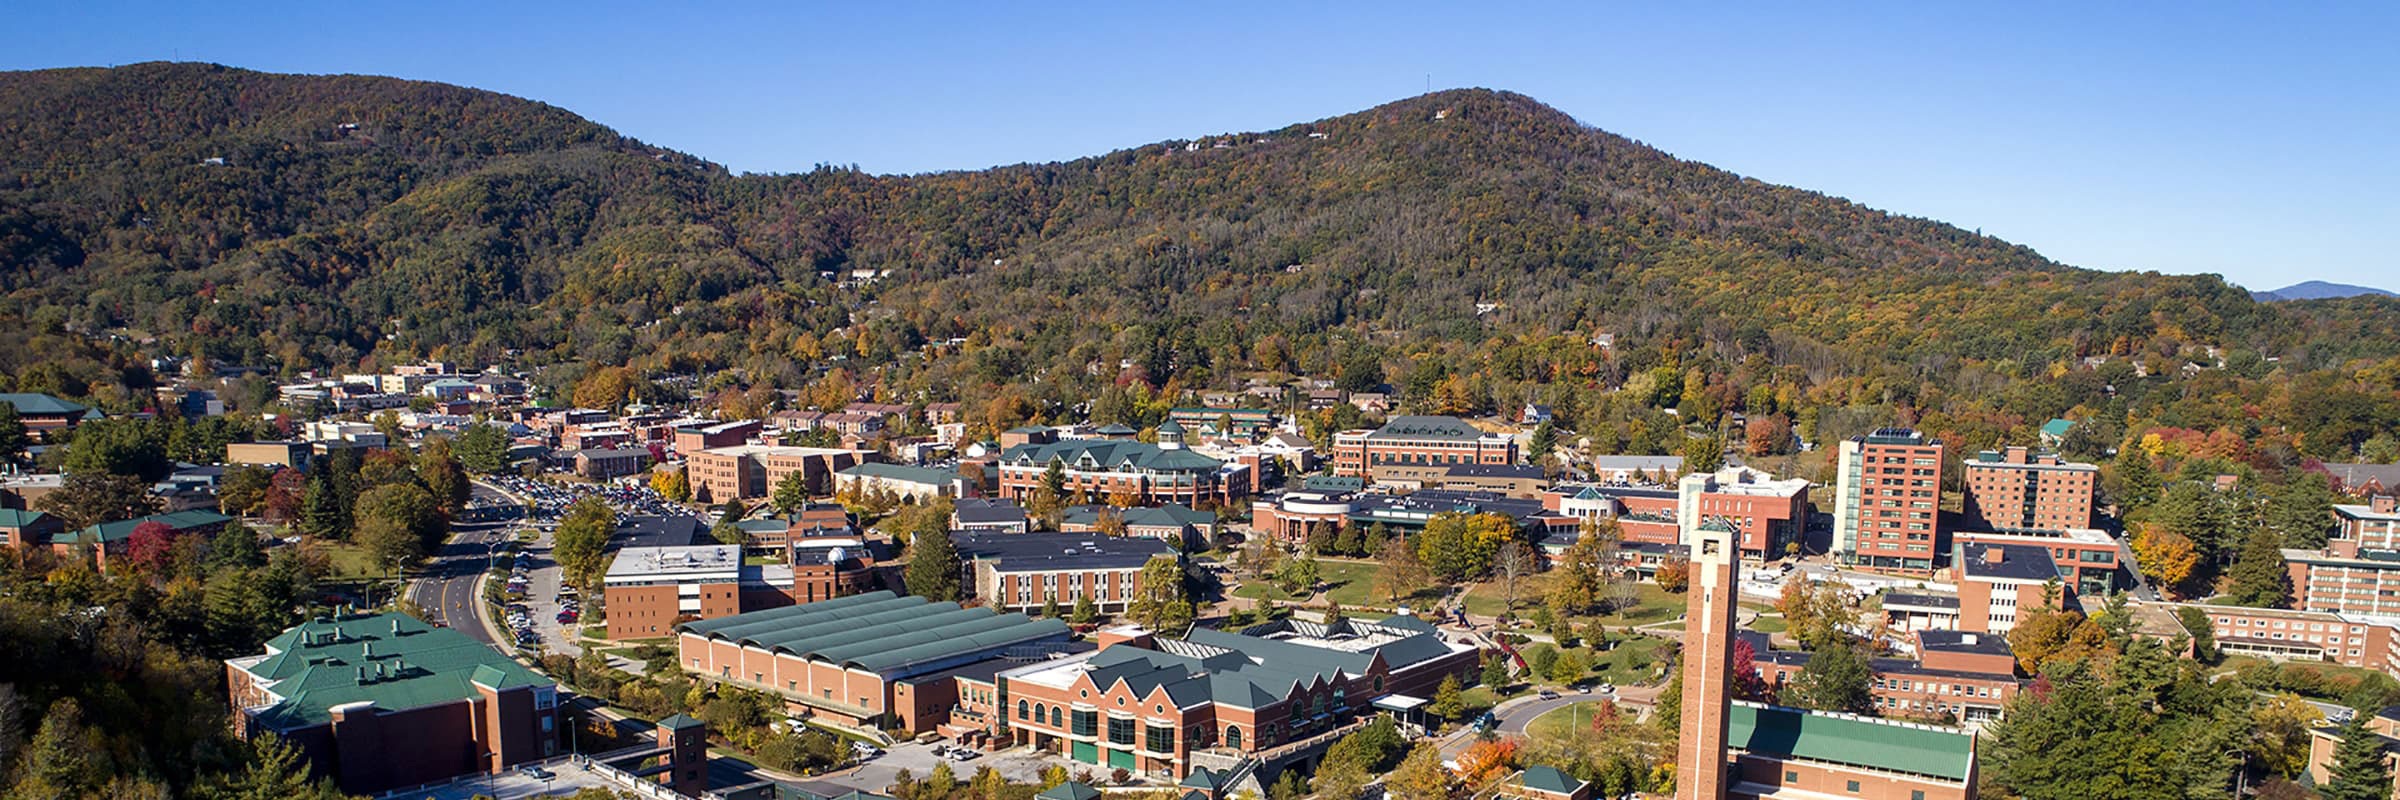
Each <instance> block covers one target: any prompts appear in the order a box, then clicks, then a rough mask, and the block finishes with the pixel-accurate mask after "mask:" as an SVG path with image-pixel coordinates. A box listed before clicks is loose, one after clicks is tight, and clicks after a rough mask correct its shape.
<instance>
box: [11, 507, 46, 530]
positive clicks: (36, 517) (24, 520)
mask: <svg viewBox="0 0 2400 800" xmlns="http://www.w3.org/2000/svg"><path fill="white" fill-rule="evenodd" d="M46 516H49V515H48V514H44V513H42V512H39V511H27V510H24V509H21V508H0V528H22V527H25V526H28V525H32V524H34V523H36V522H40V521H41V520H42V518H43V517H46Z"/></svg>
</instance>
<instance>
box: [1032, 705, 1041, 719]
mask: <svg viewBox="0 0 2400 800" xmlns="http://www.w3.org/2000/svg"><path fill="white" fill-rule="evenodd" d="M1033 721H1035V722H1040V721H1042V704H1040V703H1035V704H1033Z"/></svg>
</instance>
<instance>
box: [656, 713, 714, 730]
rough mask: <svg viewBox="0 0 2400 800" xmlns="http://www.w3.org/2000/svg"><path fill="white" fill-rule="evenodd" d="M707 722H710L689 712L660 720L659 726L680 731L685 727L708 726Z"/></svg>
mask: <svg viewBox="0 0 2400 800" xmlns="http://www.w3.org/2000/svg"><path fill="white" fill-rule="evenodd" d="M707 724H708V723H705V722H701V721H699V720H697V719H693V718H692V717H691V715H689V714H676V715H673V716H670V717H667V718H666V719H662V720H659V721H658V726H659V727H661V728H665V729H667V730H671V731H679V730H683V729H685V728H698V727H703V726H706V725H707Z"/></svg>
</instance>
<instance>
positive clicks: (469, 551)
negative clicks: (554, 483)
mask: <svg viewBox="0 0 2400 800" xmlns="http://www.w3.org/2000/svg"><path fill="white" fill-rule="evenodd" d="M472 486H473V487H474V489H473V492H474V494H473V497H474V498H475V499H478V500H483V501H485V502H488V503H504V504H505V503H513V502H515V501H513V500H511V499H509V498H508V496H507V495H504V494H501V493H500V492H499V491H498V490H495V489H493V488H491V487H489V486H485V485H483V484H481V483H476V484H472ZM515 526H516V524H515V523H513V522H470V523H462V524H460V525H457V526H455V527H454V528H453V529H452V530H453V533H452V534H451V536H450V540H449V541H446V542H443V543H442V549H441V550H439V551H437V552H435V553H434V554H433V556H432V557H431V558H430V559H428V560H427V561H426V566H425V569H423V570H422V571H420V572H419V573H418V576H417V577H416V578H415V579H413V580H412V581H411V582H410V586H409V590H408V596H409V599H411V600H414V601H416V604H417V605H418V606H419V607H421V608H424V609H425V610H426V612H427V613H430V614H432V615H433V618H434V621H436V622H439V623H441V624H443V625H446V626H449V628H450V629H451V630H454V631H458V632H459V633H463V634H466V635H467V636H468V637H469V638H472V639H474V640H475V641H478V642H482V643H484V644H487V645H493V646H494V647H497V646H498V643H497V642H496V641H495V640H494V639H493V638H492V629H491V627H490V626H488V625H485V624H484V623H483V599H482V596H481V595H480V594H478V593H477V592H476V587H477V586H478V585H479V584H480V583H481V581H482V577H483V573H484V570H486V569H489V568H490V565H491V559H492V557H493V553H494V552H495V548H496V546H497V545H498V544H499V543H501V542H504V541H507V540H508V538H509V531H511V530H512V529H514V528H515Z"/></svg>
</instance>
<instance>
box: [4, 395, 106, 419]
mask: <svg viewBox="0 0 2400 800" xmlns="http://www.w3.org/2000/svg"><path fill="white" fill-rule="evenodd" d="M0 403H7V404H9V405H12V406H16V407H17V413H19V414H42V415H56V414H64V415H69V416H72V415H76V414H81V413H83V412H86V411H89V410H91V409H90V408H87V407H85V406H83V405H82V404H79V403H71V402H68V401H65V400H60V399H58V398H56V397H51V396H49V395H46V394H40V393H35V392H8V393H4V394H0Z"/></svg>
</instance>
